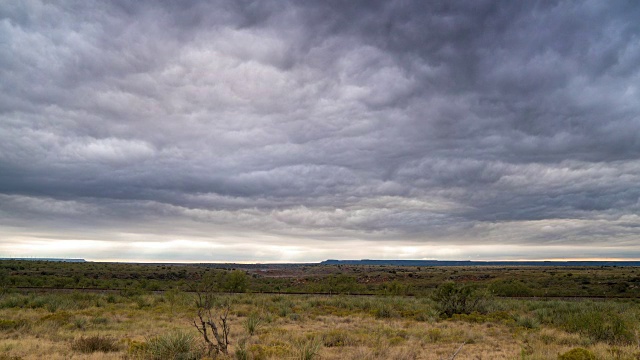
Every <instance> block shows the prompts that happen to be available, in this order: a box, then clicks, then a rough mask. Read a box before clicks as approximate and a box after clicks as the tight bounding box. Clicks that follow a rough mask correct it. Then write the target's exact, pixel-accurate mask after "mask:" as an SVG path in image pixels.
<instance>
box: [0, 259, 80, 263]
mask: <svg viewBox="0 0 640 360" xmlns="http://www.w3.org/2000/svg"><path fill="white" fill-rule="evenodd" d="M0 260H28V261H56V262H74V263H79V262H87V260H85V259H63V258H0Z"/></svg>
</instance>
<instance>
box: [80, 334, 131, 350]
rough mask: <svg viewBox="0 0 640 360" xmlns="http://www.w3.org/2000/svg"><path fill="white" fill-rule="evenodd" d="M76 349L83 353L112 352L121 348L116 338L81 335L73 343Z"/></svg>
mask: <svg viewBox="0 0 640 360" xmlns="http://www.w3.org/2000/svg"><path fill="white" fill-rule="evenodd" d="M71 348H72V349H73V350H75V351H80V352H83V353H93V352H98V351H99V352H112V351H118V350H120V347H119V346H118V343H117V342H116V340H115V339H113V338H110V337H105V336H100V335H94V336H88V337H81V338H79V339H77V340H75V341H74V342H73V343H72V344H71Z"/></svg>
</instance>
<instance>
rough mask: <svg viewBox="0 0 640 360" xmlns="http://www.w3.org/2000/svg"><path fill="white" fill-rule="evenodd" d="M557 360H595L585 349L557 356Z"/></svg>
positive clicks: (572, 350)
mask: <svg viewBox="0 0 640 360" xmlns="http://www.w3.org/2000/svg"><path fill="white" fill-rule="evenodd" d="M558 360H596V356H595V355H594V354H593V353H592V352H591V351H589V350H587V349H583V348H575V349H571V350H569V351H567V352H566V353H564V354H561V355H558Z"/></svg>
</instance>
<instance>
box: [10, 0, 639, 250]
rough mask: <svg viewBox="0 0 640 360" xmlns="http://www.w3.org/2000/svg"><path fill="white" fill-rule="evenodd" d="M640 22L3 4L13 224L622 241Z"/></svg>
mask: <svg viewBox="0 0 640 360" xmlns="http://www.w3.org/2000/svg"><path fill="white" fill-rule="evenodd" d="M638 18H640V6H638V5H636V4H635V3H634V2H630V1H629V2H625V1H616V2H610V3H602V2H589V1H581V2H564V1H557V2H554V1H549V2H526V3H514V2H507V1H469V2H464V1H459V2H450V1H443V2H417V1H416V2H411V1H362V2H358V1H350V2H332V1H322V2H311V3H299V2H286V1H260V2H244V1H218V2H208V1H189V2H178V3H176V2H166V3H157V2H144V1H137V2H117V1H114V2H89V1H80V2H72V1H68V2H67V1H62V2H54V3H38V2H30V3H9V4H3V5H1V6H0V19H1V20H0V80H1V81H0V196H2V199H3V200H2V202H1V203H0V214H2V219H3V220H2V224H3V225H4V226H5V228H6V229H13V230H11V231H9V230H6V231H7V232H6V234H9V233H11V234H13V235H11V236H17V235H15V234H20V230H19V229H31V230H33V231H36V230H37V231H38V232H39V234H41V235H42V234H44V235H42V236H44V237H46V236H47V235H46V234H47V233H48V231H49V233H50V235H49V236H50V237H51V238H54V237H56V236H60V237H64V229H65V228H66V229H69V230H68V233H69V234H71V233H72V232H74V231H75V232H76V235H74V236H75V238H87V239H98V238H100V239H105V240H108V239H113V240H115V241H117V240H118V239H119V238H118V235H117V234H115V233H117V232H123V233H136V234H156V235H157V234H174V235H175V236H176V237H181V236H186V237H188V236H194V237H206V236H207V234H211V233H216V234H217V236H221V235H220V234H229V236H254V235H256V234H257V235H258V237H260V236H262V237H278V238H280V239H284V240H281V242H280V244H286V243H288V241H289V240H286V239H289V238H291V239H301V238H305V237H308V238H314V239H361V240H375V241H383V240H387V241H391V240H398V241H400V240H402V241H405V240H406V241H414V242H418V243H432V244H448V243H452V242H453V243H466V244H507V243H508V244H526V245H528V244H563V245H571V244H573V245H575V244H581V243H587V242H588V243H594V244H605V243H606V244H608V245H611V246H618V245H619V246H623V245H624V246H627V245H629V239H631V238H633V237H634V236H637V235H638V233H639V231H638V219H637V218H636V217H634V215H633V214H636V213H638V211H639V210H640V204H639V200H638V199H639V198H640V190H639V189H640V188H638V186H637V184H638V180H640V161H638V158H639V156H640V135H639V134H640V102H639V101H638V99H639V98H640V93H639V90H638V85H637V84H640V73H639V71H638V70H639V65H638V64H640V25H638V22H637V19H638ZM15 229H18V230H15ZM71 229H75V230H71ZM114 229H115V230H114ZM26 232H27V231H26V230H25V233H23V234H26ZM243 234H244V235H243ZM5 236H9V235H5ZM38 236H40V235H38ZM126 239H127V238H126V237H124V238H122V241H125V240H126ZM291 241H293V240H291ZM296 241H298V240H296ZM229 251H231V252H232V250H229ZM233 251H235V250H233ZM634 251H636V252H637V249H635V250H634Z"/></svg>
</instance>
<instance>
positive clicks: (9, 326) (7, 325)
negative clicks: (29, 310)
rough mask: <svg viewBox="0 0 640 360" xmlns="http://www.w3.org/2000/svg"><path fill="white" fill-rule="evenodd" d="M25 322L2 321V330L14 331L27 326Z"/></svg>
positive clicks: (0, 325)
mask: <svg viewBox="0 0 640 360" xmlns="http://www.w3.org/2000/svg"><path fill="white" fill-rule="evenodd" d="M26 324H27V323H26V321H24V320H6V319H0V330H13V329H17V328H20V327H23V326H25V325H26Z"/></svg>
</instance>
